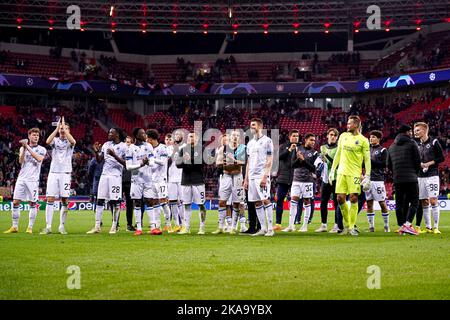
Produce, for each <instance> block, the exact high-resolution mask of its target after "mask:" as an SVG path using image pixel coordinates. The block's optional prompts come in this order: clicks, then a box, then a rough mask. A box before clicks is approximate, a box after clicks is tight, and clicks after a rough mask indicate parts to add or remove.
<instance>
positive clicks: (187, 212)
mask: <svg viewBox="0 0 450 320" xmlns="http://www.w3.org/2000/svg"><path fill="white" fill-rule="evenodd" d="M176 164H177V168H181V169H183V173H182V175H181V189H182V198H183V199H182V200H183V204H184V220H185V224H184V228H183V229H182V230H181V231H180V232H179V233H178V234H189V233H190V222H191V216H192V208H191V204H192V203H193V202H194V203H196V204H197V205H198V206H199V208H200V212H199V217H200V228H199V231H198V234H205V220H206V208H205V179H204V176H203V148H202V146H201V142H200V144H199V136H198V134H196V133H195V132H191V133H189V135H188V138H187V144H186V145H185V146H184V147H183V148H181V149H180V151H179V155H178V158H177V160H176Z"/></svg>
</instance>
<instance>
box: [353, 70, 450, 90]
mask: <svg viewBox="0 0 450 320" xmlns="http://www.w3.org/2000/svg"><path fill="white" fill-rule="evenodd" d="M448 80H450V69H446V70H434V71H428V72H421V73H412V74H404V75H400V76H393V77H389V78H378V79H373V80H363V81H359V82H358V91H359V92H367V91H371V90H383V89H392V88H399V87H405V86H415V85H418V84H431V83H435V82H439V81H448Z"/></svg>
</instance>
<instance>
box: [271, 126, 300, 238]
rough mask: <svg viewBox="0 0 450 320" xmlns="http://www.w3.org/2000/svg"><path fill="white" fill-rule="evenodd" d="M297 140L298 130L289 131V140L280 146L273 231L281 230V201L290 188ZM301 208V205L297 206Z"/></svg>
mask: <svg viewBox="0 0 450 320" xmlns="http://www.w3.org/2000/svg"><path fill="white" fill-rule="evenodd" d="M298 141H299V133H298V130H291V132H289V141H288V142H286V143H284V144H282V145H281V146H280V152H279V169H278V176H277V211H276V225H275V227H274V228H273V230H274V231H280V230H281V220H282V217H283V202H284V199H285V198H286V196H287V193H288V192H289V190H290V189H291V185H292V177H293V174H294V168H292V159H293V158H294V155H295V153H296V152H297V147H298ZM299 208H301V206H299Z"/></svg>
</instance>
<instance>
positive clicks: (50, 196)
mask: <svg viewBox="0 0 450 320" xmlns="http://www.w3.org/2000/svg"><path fill="white" fill-rule="evenodd" d="M57 134H59V137H57V136H56V135H57ZM46 143H47V145H49V146H50V147H51V148H52V162H51V164H50V173H49V175H48V179H47V206H46V208H45V221H46V227H45V228H44V229H43V230H42V231H41V234H50V233H52V220H53V206H54V202H55V197H60V199H61V208H60V221H59V228H58V231H59V233H61V234H67V232H66V230H65V227H64V225H65V223H66V219H67V205H68V199H69V196H70V180H71V174H72V156H73V150H74V148H75V144H76V141H75V139H74V138H73V136H72V135H71V134H70V127H69V124H68V123H66V122H65V121H64V117H61V119H60V120H59V121H58V124H57V126H56V129H55V130H54V131H53V132H52V133H51V134H50V136H49V137H48V138H47V141H46Z"/></svg>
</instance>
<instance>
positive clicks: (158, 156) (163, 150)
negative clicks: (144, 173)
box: [152, 143, 169, 182]
mask: <svg viewBox="0 0 450 320" xmlns="http://www.w3.org/2000/svg"><path fill="white" fill-rule="evenodd" d="M153 156H154V159H155V164H154V165H152V180H153V182H167V163H168V161H169V158H168V152H167V147H166V145H165V144H162V143H160V144H159V145H158V146H156V147H154V148H153Z"/></svg>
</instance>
